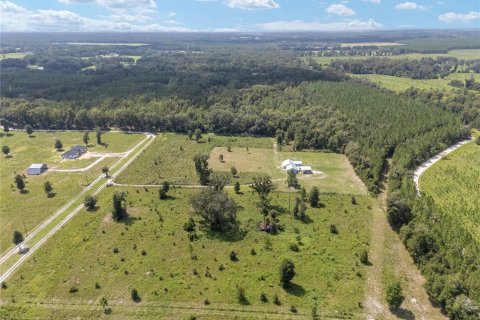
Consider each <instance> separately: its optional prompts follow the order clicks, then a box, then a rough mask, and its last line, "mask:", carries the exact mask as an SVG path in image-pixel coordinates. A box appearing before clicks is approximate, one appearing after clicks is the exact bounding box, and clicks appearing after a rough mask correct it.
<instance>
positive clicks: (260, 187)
mask: <svg viewBox="0 0 480 320" xmlns="http://www.w3.org/2000/svg"><path fill="white" fill-rule="evenodd" d="M250 188H252V189H253V190H254V191H255V192H256V193H257V194H258V196H259V197H260V200H264V199H267V198H268V195H269V194H270V192H272V191H273V190H275V189H276V188H277V187H276V186H275V185H274V184H273V182H272V178H270V177H269V176H259V177H253V182H252V184H251V185H250Z"/></svg>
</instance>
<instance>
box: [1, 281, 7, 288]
mask: <svg viewBox="0 0 480 320" xmlns="http://www.w3.org/2000/svg"><path fill="white" fill-rule="evenodd" d="M7 288H8V286H7V283H6V282H5V281H2V289H7Z"/></svg>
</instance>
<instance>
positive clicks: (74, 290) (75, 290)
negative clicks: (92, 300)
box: [69, 286, 78, 293]
mask: <svg viewBox="0 0 480 320" xmlns="http://www.w3.org/2000/svg"><path fill="white" fill-rule="evenodd" d="M69 292H70V293H75V292H78V288H77V287H75V286H73V287H70V290H69Z"/></svg>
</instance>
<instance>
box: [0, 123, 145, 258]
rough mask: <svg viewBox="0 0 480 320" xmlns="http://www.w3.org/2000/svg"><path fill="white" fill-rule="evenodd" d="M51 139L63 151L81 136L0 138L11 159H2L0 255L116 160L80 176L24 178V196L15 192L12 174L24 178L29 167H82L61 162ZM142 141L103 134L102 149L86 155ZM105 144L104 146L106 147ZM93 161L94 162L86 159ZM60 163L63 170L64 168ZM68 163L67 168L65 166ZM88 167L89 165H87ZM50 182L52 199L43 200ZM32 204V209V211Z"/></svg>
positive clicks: (36, 134)
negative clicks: (14, 236)
mask: <svg viewBox="0 0 480 320" xmlns="http://www.w3.org/2000/svg"><path fill="white" fill-rule="evenodd" d="M55 138H60V139H61V141H62V142H63V144H64V146H65V148H68V147H69V146H71V145H75V144H79V143H80V141H81V139H82V133H81V132H55V133H51V132H34V134H33V136H32V137H31V138H30V137H28V135H27V134H26V133H24V132H18V131H14V132H12V133H11V134H10V135H9V136H3V137H2V138H0V142H1V144H2V145H8V146H9V147H10V149H11V154H12V156H11V157H9V158H5V157H2V159H1V166H0V169H1V170H0V179H1V181H2V185H1V187H0V192H1V194H2V201H1V204H0V220H2V224H1V225H2V226H1V231H2V232H1V237H0V247H1V248H2V251H3V250H4V249H6V248H8V247H9V246H10V245H11V237H12V233H13V231H14V230H19V231H21V232H22V233H26V232H25V231H27V232H28V230H31V229H32V228H34V227H35V226H36V225H37V224H38V223H40V222H41V221H42V220H44V219H45V218H46V217H48V216H49V215H51V214H52V213H53V212H55V211H56V210H57V209H58V208H59V207H61V206H62V205H63V204H64V203H66V202H67V201H68V200H69V199H70V198H72V197H73V196H74V195H75V194H77V193H79V192H80V191H81V190H82V189H83V188H84V187H85V185H86V184H87V183H90V182H91V181H92V180H93V179H95V177H97V176H98V175H100V174H101V168H102V167H104V166H110V165H111V164H113V163H114V162H116V161H117V160H118V159H117V158H106V159H104V160H103V161H101V162H100V163H98V164H97V165H95V166H94V167H92V168H91V169H90V170H88V171H86V172H80V173H65V172H48V171H47V172H45V173H43V174H42V175H39V176H27V175H25V182H26V188H25V189H26V192H25V193H23V194H21V193H19V192H18V190H16V188H15V183H14V177H15V174H16V173H20V174H25V170H26V169H27V168H28V167H29V166H30V164H32V163H47V164H48V166H49V167H55V166H57V165H59V164H60V166H61V167H62V168H66V167H70V168H72V167H77V165H76V164H75V163H76V161H79V162H78V167H83V166H86V164H85V161H84V160H68V161H63V162H61V161H60V159H61V156H60V155H61V152H60V153H59V152H57V151H56V150H55V149H54V146H53V143H54V141H55ZM142 138H143V135H140V134H136V135H133V134H123V133H106V134H104V135H103V141H104V142H105V143H106V144H105V146H94V145H92V146H90V147H89V150H90V151H101V152H110V151H114V152H117V151H127V150H128V149H130V148H131V147H132V146H133V145H135V144H136V143H138V142H139V141H140V140H141V139H142ZM107 144H108V145H107ZM89 160H92V162H93V161H95V159H89ZM64 163H65V166H66V167H64ZM67 163H68V165H67ZM90 163H91V162H90ZM46 181H50V182H51V183H52V184H53V188H54V190H53V192H54V195H53V196H52V197H47V196H46V194H45V192H44V190H43V184H44V183H45V182H46ZM32 204H34V206H33V207H32Z"/></svg>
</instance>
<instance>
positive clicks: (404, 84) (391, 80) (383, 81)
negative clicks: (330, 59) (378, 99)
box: [352, 73, 480, 92]
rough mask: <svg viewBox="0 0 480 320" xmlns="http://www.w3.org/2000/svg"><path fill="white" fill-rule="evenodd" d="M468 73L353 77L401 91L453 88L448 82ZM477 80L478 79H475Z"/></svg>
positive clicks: (461, 77) (468, 76)
mask: <svg viewBox="0 0 480 320" xmlns="http://www.w3.org/2000/svg"><path fill="white" fill-rule="evenodd" d="M470 75H471V74H470V73H452V74H449V75H448V76H446V77H445V78H444V79H421V80H420V79H418V80H417V79H410V78H404V77H395V76H387V75H383V74H356V75H352V76H353V77H359V78H366V79H368V80H370V81H372V82H375V83H376V84H378V85H379V86H381V87H384V88H387V89H390V90H393V91H396V92H402V91H405V90H407V89H409V88H410V87H416V88H419V89H424V90H428V89H439V90H454V89H456V88H455V87H452V86H450V85H449V84H448V83H449V82H450V81H452V80H460V81H464V80H465V79H469V78H470ZM474 77H475V78H476V80H477V78H479V79H480V77H479V75H477V74H474ZM477 81H478V80H477Z"/></svg>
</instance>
